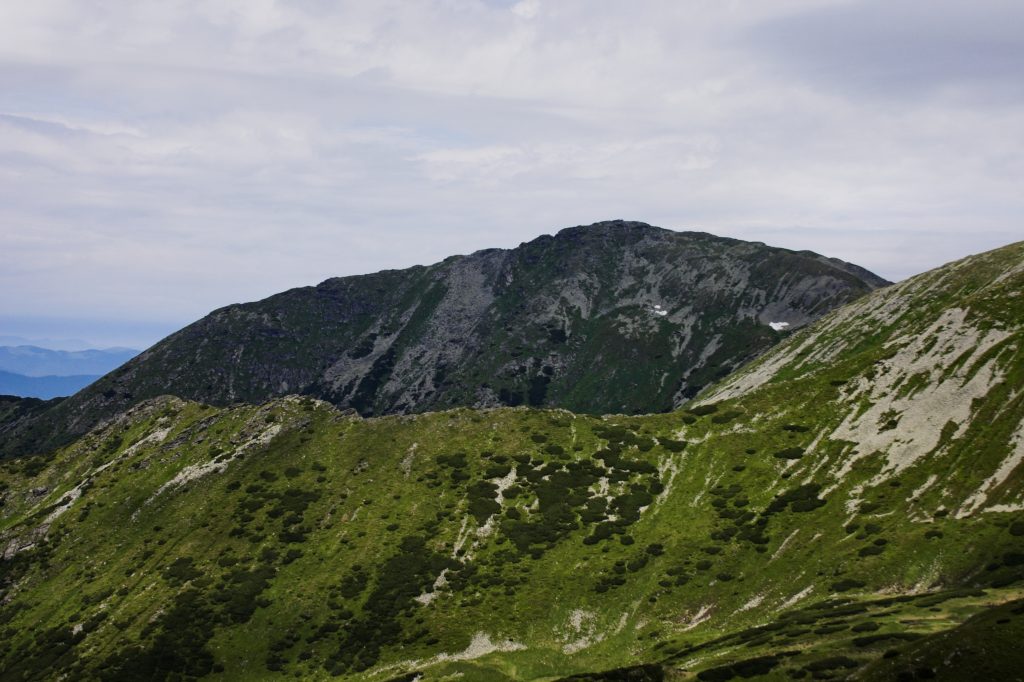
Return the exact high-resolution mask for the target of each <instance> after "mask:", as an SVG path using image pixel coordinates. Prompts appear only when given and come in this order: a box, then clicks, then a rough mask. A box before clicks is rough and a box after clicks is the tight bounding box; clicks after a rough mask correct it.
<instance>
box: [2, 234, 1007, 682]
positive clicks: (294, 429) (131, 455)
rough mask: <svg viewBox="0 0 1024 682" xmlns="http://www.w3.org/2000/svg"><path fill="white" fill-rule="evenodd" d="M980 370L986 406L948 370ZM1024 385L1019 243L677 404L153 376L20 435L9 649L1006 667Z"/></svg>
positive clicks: (646, 676) (562, 666) (720, 676)
mask: <svg viewBox="0 0 1024 682" xmlns="http://www.w3.org/2000/svg"><path fill="white" fill-rule="evenodd" d="M951 311H965V312H964V313H963V314H961V313H960V312H951ZM961 334H968V335H970V338H971V339H972V340H973V341H972V344H968V345H969V347H968V348H963V349H961V348H960V347H959V346H957V344H956V340H957V338H958V336H959V335H961ZM991 334H995V335H996V336H994V337H992V338H991V343H986V342H984V340H985V339H986V338H989V336H990V335H991ZM933 340H934V343H933V342H932V341H933ZM975 342H978V343H975ZM947 348H951V350H949V352H944V351H946V349H947ZM805 350H806V352H804V351H805ZM904 358H905V359H907V360H908V362H903V359H904ZM915 363H916V364H915ZM766 367H767V368H769V369H766ZM915 377H916V378H915ZM981 380H984V381H983V382H982V383H983V384H984V388H985V390H984V391H982V390H981V387H979V388H978V389H977V390H973V389H972V390H971V395H972V398H973V399H972V400H970V401H969V402H967V404H966V407H964V406H961V405H960V404H959V403H951V402H949V401H939V402H937V403H930V402H928V401H929V399H930V398H929V396H930V395H931V394H932V393H934V392H936V391H937V392H940V393H941V392H944V391H948V390H950V388H963V387H965V386H971V385H972V384H971V382H977V381H981ZM1022 385H1024V244H1014V245H1010V246H1008V247H1005V248H1003V249H999V250H996V251H993V252H989V253H986V254H979V255H977V256H973V257H970V258H968V259H965V260H964V261H960V262H957V263H954V264H952V265H949V266H946V267H944V268H941V269H939V270H936V271H934V272H932V273H928V274H927V276H922V277H921V278H919V279H915V280H911V281H909V282H907V283H903V284H900V285H896V286H895V287H890V288H888V289H885V290H882V291H879V292H876V293H874V294H871V295H869V296H867V297H864V298H860V299H858V300H856V301H853V302H852V303H850V304H848V305H847V306H844V307H842V308H840V309H838V310H836V311H834V312H832V313H830V314H829V315H827V316H826V317H824V318H823V319H821V320H819V321H818V322H815V323H814V324H812V325H810V326H808V327H807V328H806V329H804V330H801V331H798V332H796V333H795V334H793V335H792V336H790V337H789V338H788V339H787V340H785V341H784V342H783V343H782V344H779V345H777V346H776V347H775V348H774V349H773V350H770V351H769V352H767V353H766V354H764V355H763V356H762V357H761V358H760V359H759V360H757V361H755V362H754V363H752V364H751V365H749V366H748V367H746V368H744V369H741V370H740V371H739V372H738V373H737V374H736V375H735V376H734V377H733V378H732V379H731V380H726V381H725V382H723V383H722V384H720V385H718V386H717V387H711V388H709V389H706V392H705V393H702V394H700V395H699V396H698V398H697V400H696V401H694V402H692V403H689V404H688V405H686V406H685V407H684V408H683V409H679V410H675V411H672V412H668V413H663V414H650V415H643V416H634V415H621V414H620V415H607V416H595V415H585V414H574V413H572V412H569V411H566V410H561V409H537V408H527V407H519V408H507V407H501V408H493V409H485V410H480V409H468V408H453V409H449V410H446V411H440V412H432V413H424V414H408V415H388V416H379V417H373V418H367V419H364V418H361V417H359V416H358V415H356V414H353V413H352V412H351V411H349V412H344V411H342V410H340V409H339V408H337V407H335V406H333V405H331V404H329V403H327V402H324V401H321V400H317V399H314V398H312V397H310V396H301V395H296V396H290V397H279V398H275V399H274V400H272V401H269V402H266V403H264V404H262V405H246V404H236V405H233V406H227V407H214V406H210V405H203V404H199V403H196V402H190V401H185V400H181V399H179V398H175V397H163V398H155V399H150V400H147V401H146V402H144V403H142V404H139V405H136V406H134V407H132V408H130V409H129V410H128V411H126V412H123V413H121V414H119V415H118V416H117V417H116V418H115V419H112V420H110V421H108V422H107V423H106V424H104V425H103V426H101V427H98V428H97V429H95V430H93V431H91V432H90V433H89V434H88V435H87V436H85V437H83V438H80V439H78V440H77V441H76V442H75V443H73V444H72V445H70V446H68V447H66V448H64V449H62V450H60V451H59V452H57V453H56V454H55V455H54V456H53V458H52V459H47V458H46V457H31V458H24V459H19V460H11V461H7V462H4V463H3V464H2V465H0V466H3V471H4V474H5V477H4V480H5V482H6V485H7V488H6V489H5V490H4V491H3V493H2V494H3V496H4V504H3V505H2V506H0V547H2V549H3V556H4V557H5V559H4V561H3V562H0V578H2V583H0V589H2V590H3V591H4V592H3V595H2V602H3V604H4V606H3V607H0V665H2V666H3V667H4V668H5V669H6V670H9V671H12V674H22V675H24V676H26V677H28V679H40V678H42V677H43V676H45V675H49V674H52V671H54V670H59V671H62V672H64V673H66V674H67V675H70V676H72V677H75V678H79V679H100V680H130V679H166V678H169V677H172V676H174V675H178V676H180V677H184V678H186V679H193V678H200V677H209V678H211V679H224V680H251V679H279V678H282V677H283V676H290V677H300V678H303V679H331V678H340V679H346V680H356V681H366V682H383V681H385V680H387V681H388V682H392V681H394V680H402V681H407V680H414V679H416V680H422V681H423V682H434V681H435V680H436V681H440V680H445V679H451V678H452V677H453V676H457V677H458V678H459V679H463V680H465V682H477V681H479V682H494V681H499V682H505V681H509V680H538V681H540V680H543V681H545V682H550V681H553V680H561V679H575V680H595V681H603V682H610V681H612V680H623V679H625V680H655V681H660V680H670V681H671V682H676V681H678V680H692V679H698V680H703V681H705V682H706V681H708V680H721V681H723V682H725V681H728V680H734V679H761V680H770V681H771V680H778V681H781V680H790V679H862V680H889V679H893V678H894V677H895V678H896V679H909V680H914V679H939V680H950V681H952V682H956V681H957V680H962V679H963V677H962V675H963V674H964V670H966V669H971V668H972V666H974V667H973V670H974V674H977V675H984V674H987V673H991V675H994V676H995V677H993V679H999V678H1000V674H1001V671H1002V674H1005V671H1010V672H1011V674H1013V673H1015V672H1016V671H1019V670H1021V669H1022V666H1024V653H1022V652H1021V650H1020V648H1019V647H1014V646H1006V643H1012V642H1014V641H1019V638H1020V636H1022V635H1024V466H1020V464H1021V461H1020V459H1019V458H1018V457H1017V454H1018V447H1019V444H1020V442H1021V439H1020V438H1019V436H1020V434H1021V433H1024V393H1021V391H1020V386H1022ZM883 393H884V394H886V396H887V397H886V396H883V395H882V394H883ZM885 399H887V400H888V402H886V403H885V404H884V405H883V404H882V401H883V400H885ZM920 406H926V407H928V409H929V410H930V411H931V412H932V413H933V416H934V418H933V419H931V420H926V421H925V422H924V425H923V426H922V425H921V423H911V422H915V419H913V418H912V410H916V409H918V408H919V407H920ZM963 409H966V412H963V411H962V410H963ZM872 410H874V411H872ZM883 415H884V416H885V419H881V417H882V416H883ZM949 422H954V423H955V426H952V427H949V426H947V424H948V423H949ZM869 427H870V428H869ZM936 431H937V433H938V439H939V440H938V442H937V443H935V444H933V443H932V437H933V436H934V435H935V433H936ZM908 453H909V454H908ZM979 492H983V493H984V497H983V498H979V497H977V495H978V493H979ZM602 671H607V672H602Z"/></svg>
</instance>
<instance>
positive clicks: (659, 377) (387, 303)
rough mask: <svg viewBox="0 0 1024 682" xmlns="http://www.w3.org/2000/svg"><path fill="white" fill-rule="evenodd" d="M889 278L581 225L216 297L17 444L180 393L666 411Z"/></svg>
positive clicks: (365, 403) (372, 410)
mask: <svg viewBox="0 0 1024 682" xmlns="http://www.w3.org/2000/svg"><path fill="white" fill-rule="evenodd" d="M884 283H885V282H884V281H883V280H881V279H880V278H878V277H876V276H874V275H872V274H871V273H868V272H867V271H865V270H863V269H861V268H858V267H857V266H853V265H850V264H847V263H843V262H842V261H837V260H834V259H827V258H824V257H822V256H819V255H817V254H813V253H810V252H793V251H788V250H785V249H778V248H771V247H767V246H764V245H763V244H757V243H750V242H742V241H738V240H733V239H723V238H719V237H714V236H712V235H708V234H703V233H697V232H681V233H680V232H671V231H669V230H663V229H660V228H655V227H651V226H649V225H645V224H643V223H628V222H622V221H615V222H609V223H599V224H596V225H591V226H588V227H575V228H569V229H566V230H562V231H561V232H559V233H558V234H557V235H555V236H554V237H550V236H544V237H540V238H538V239H536V240H534V241H532V242H529V243H527V244H523V245H521V246H520V247H519V248H516V249H513V250H509V251H506V250H500V249H493V250H489V251H481V252H478V253H474V254H472V255H469V256H456V257H452V258H449V259H447V260H445V261H444V262H442V263H438V264H436V265H432V266H430V267H415V268H410V269H408V270H401V271H385V272H380V273H377V274H374V275H364V276H359V277H344V278H339V279H331V280H327V281H326V282H324V283H322V284H320V285H319V286H317V287H307V288H303V289H294V290H291V291H287V292H285V293H282V294H279V295H277V296H273V297H271V298H269V299H266V300H264V301H260V302H257V303H248V304H243V305H234V306H229V307H227V308H223V309H221V310H218V311H215V312H214V313H212V314H210V315H209V316H207V317H206V318H204V319H202V320H200V321H199V322H196V323H195V324H193V325H190V326H189V327H186V328H185V329H183V330H181V331H180V332H178V333H176V334H174V335H172V336H170V337H168V338H167V339H166V340H164V341H162V342H161V343H159V344H157V345H156V346H155V347H153V348H151V349H150V350H148V351H146V352H145V353H143V354H142V355H141V356H139V357H138V358H136V359H134V360H132V361H131V362H129V363H128V364H127V365H125V366H124V367H122V368H121V369H119V370H118V371H116V372H113V373H112V374H110V375H108V376H107V377H105V378H104V379H103V380H101V381H99V382H97V383H96V384H95V385H93V386H91V387H90V388H89V389H87V390H85V391H83V392H82V393H81V394H79V395H76V396H74V397H73V398H72V399H71V400H69V401H67V402H66V403H64V404H63V405H62V406H61V407H60V408H59V409H57V410H55V411H54V412H52V413H51V414H49V415H48V416H47V417H46V420H47V423H48V426H49V429H50V431H51V432H52V434H53V435H52V437H51V438H50V439H49V440H47V441H46V442H43V443H40V442H34V441H30V440H28V439H25V438H22V437H21V436H20V434H19V432H18V429H8V430H7V431H5V432H0V436H2V441H0V454H7V455H11V454H23V453H25V452H28V451H39V448H43V449H45V448H47V447H52V446H55V445H58V444H62V443H63V442H66V441H67V440H68V438H69V437H70V436H72V435H76V434H82V433H84V432H85V431H87V430H88V429H89V428H92V427H93V426H95V425H96V424H97V423H99V422H100V421H102V420H103V419H106V418H109V417H111V416H112V415H114V414H117V413H118V412H120V411H122V410H124V409H126V408H128V407H129V406H131V405H133V404H136V403H137V402H139V401H141V400H144V399H147V398H152V397H156V396H158V395H162V394H165V393H170V394H173V395H177V396H180V397H184V398H188V399H192V400H199V401H202V402H206V403H210V404H216V405H227V404H231V403H234V402H238V401H244V402H249V403H259V402H262V401H264V400H268V399H270V398H273V397H275V396H282V395H287V394H290V393H304V394H307V395H311V396H314V397H317V398H321V399H324V400H327V401H329V402H331V403H332V404H335V405H337V406H339V407H342V408H352V409H355V410H356V411H357V412H359V413H360V414H362V415H364V416H370V415H381V414H396V413H397V414H403V413H416V412H423V411H427V410H437V409H446V408H449V407H452V406H460V405H461V406H474V407H492V406H499V405H510V406H515V405H520V404H528V405H533V406H556V407H563V408H566V409H571V410H574V411H578V412H586V413H597V414H600V413H609V412H615V413H630V414H631V413H641V412H661V411H665V410H669V409H672V408H673V407H677V406H678V405H680V404H681V403H682V402H684V401H685V400H686V399H688V398H690V397H692V396H693V395H695V394H696V393H697V391H698V390H700V388H702V387H703V386H705V385H706V384H708V383H709V382H711V381H714V380H717V379H719V378H721V377H722V376H725V375H726V374H728V373H729V372H730V371H732V370H733V369H734V368H735V367H737V366H739V365H740V364H741V363H742V362H744V361H746V360H748V359H750V358H752V357H754V356H755V355H757V354H758V353H760V352H762V351H764V349H766V348H768V347H769V346H771V345H772V344H773V343H775V342H776V341H777V340H778V339H779V338H780V333H779V332H777V331H775V330H774V329H772V328H771V327H769V326H768V323H769V322H787V323H789V324H790V325H791V327H792V328H796V327H799V326H801V325H803V324H805V323H807V322H809V321H811V320H814V319H817V318H818V317H820V316H821V315H823V314H825V313H826V312H828V311H829V310H831V309H833V308H835V307H837V306H839V305H841V304H843V303H846V302H848V301H851V300H854V299H855V298H857V297H859V296H861V295H863V294H865V293H867V292H868V291H870V290H872V289H874V288H875V287H878V286H881V285H882V284H884ZM23 426H25V425H23ZM26 428H27V426H26Z"/></svg>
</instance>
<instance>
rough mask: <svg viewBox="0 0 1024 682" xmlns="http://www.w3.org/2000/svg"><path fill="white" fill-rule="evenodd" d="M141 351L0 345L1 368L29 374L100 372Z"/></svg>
mask: <svg viewBox="0 0 1024 682" xmlns="http://www.w3.org/2000/svg"><path fill="white" fill-rule="evenodd" d="M138 354H139V351H137V350H133V349H131V348H105V349H90V350H79V351H67V350H50V349H48V348H40V347H38V346H0V371H3V372H13V373H14V374H21V375H23V376H27V377H45V376H61V377H67V376H79V375H92V376H101V375H103V374H106V373H107V372H109V371H111V370H114V369H117V368H118V367H120V366H121V365H123V364H124V363H126V362H128V361H129V360H131V359H132V358H133V357H135V356H136V355H138Z"/></svg>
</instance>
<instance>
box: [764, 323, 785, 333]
mask: <svg viewBox="0 0 1024 682" xmlns="http://www.w3.org/2000/svg"><path fill="white" fill-rule="evenodd" d="M768 326H769V327H771V328H772V329H774V330H775V331H777V332H781V331H782V330H783V329H786V328H788V327H789V322H769V323H768Z"/></svg>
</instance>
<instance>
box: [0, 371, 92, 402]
mask: <svg viewBox="0 0 1024 682" xmlns="http://www.w3.org/2000/svg"><path fill="white" fill-rule="evenodd" d="M99 378H100V377H99V375H97V374H84V375H83V374H79V375H75V376H40V377H27V376H24V375H21V374H15V373H14V372H4V371H2V370H0V395H15V396H23V397H28V398H43V399H49V398H56V397H58V396H69V395H71V394H73V393H78V392H79V391H80V390H82V389H83V388H85V387H86V386H88V385H89V384H91V383H92V382H94V381H96V380H97V379H99Z"/></svg>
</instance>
